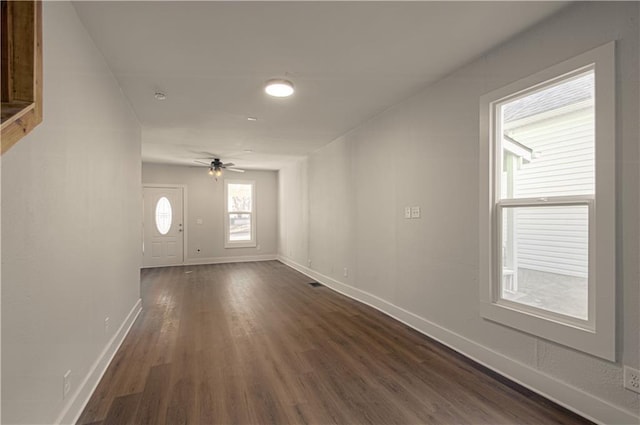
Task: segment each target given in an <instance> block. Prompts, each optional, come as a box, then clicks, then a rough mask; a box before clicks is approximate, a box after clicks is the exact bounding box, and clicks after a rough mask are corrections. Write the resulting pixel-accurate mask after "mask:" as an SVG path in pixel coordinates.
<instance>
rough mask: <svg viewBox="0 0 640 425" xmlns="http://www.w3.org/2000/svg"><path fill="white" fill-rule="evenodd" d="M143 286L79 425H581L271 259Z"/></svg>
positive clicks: (165, 274)
mask: <svg viewBox="0 0 640 425" xmlns="http://www.w3.org/2000/svg"><path fill="white" fill-rule="evenodd" d="M141 277H142V283H141V284H142V298H143V312H142V313H141V315H140V316H139V317H138V320H137V321H136V323H135V324H134V325H133V327H132V329H131V332H130V333H129V335H128V336H127V338H126V339H125V341H124V342H123V344H122V347H121V348H120V350H119V351H118V353H117V354H116V356H115V358H114V360H113V362H112V364H111V365H110V366H109V368H108V370H107V371H106V373H105V375H104V377H103V379H102V381H101V382H100V384H99V385H98V387H97V389H96V391H95V393H94V394H93V396H92V398H91V400H90V401H89V403H88V404H87V406H86V408H85V410H84V412H83V413H82V415H81V417H80V420H79V424H93V425H98V424H101V425H107V424H151V425H162V424H170V425H174V424H259V423H260V424H312V423H313V424H330V423H336V424H368V423H371V424H410V423H411V424H578V423H589V422H588V421H586V420H584V419H583V418H581V417H579V416H577V415H575V414H573V413H571V412H568V411H566V410H564V409H563V408H561V407H559V406H557V405H555V404H553V403H551V402H550V401H548V400H546V399H544V398H542V397H539V396H537V395H535V394H533V393H531V392H530V391H528V390H526V389H524V388H522V387H519V386H517V385H515V384H512V383H510V382H509V381H506V380H505V379H503V378H500V377H499V376H496V375H495V374H493V373H491V372H489V371H487V370H486V369H484V368H482V367H481V366H479V365H476V364H475V363H473V362H471V361H469V360H467V359H465V358H463V357H462V356H460V355H458V354H456V353H455V352H453V351H451V350H449V349H448V348H446V347H444V346H442V345H440V344H438V343H436V342H434V341H432V340H430V339H429V338H427V337H425V336H423V335H421V334H420V333H418V332H416V331H414V330H412V329H410V328H408V327H406V326H405V325H403V324H401V323H399V322H397V321H395V320H393V319H391V318H389V317H388V316H386V315H384V314H382V313H380V312H378V311H376V310H374V309H372V308H370V307H367V306H365V305H362V304H360V303H357V302H355V301H352V300H350V299H348V298H346V297H344V296H341V295H339V294H337V293H335V292H333V291H331V290H330V289H328V288H326V287H322V286H320V287H313V286H311V285H309V284H308V283H309V282H311V280H310V279H309V278H308V277H306V276H304V275H302V274H300V273H298V272H296V271H294V270H292V269H291V268H289V267H287V266H285V265H283V264H281V263H279V262H276V261H269V262H259V263H241V264H219V265H209V266H190V267H169V268H157V269H147V270H143V271H142V276H141Z"/></svg>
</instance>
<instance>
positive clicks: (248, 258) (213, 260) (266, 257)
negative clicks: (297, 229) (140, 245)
mask: <svg viewBox="0 0 640 425" xmlns="http://www.w3.org/2000/svg"><path fill="white" fill-rule="evenodd" d="M277 259H278V256H277V255H276V254H263V255H238V256H235V257H203V258H186V259H185V260H184V262H182V264H169V265H166V266H141V267H140V268H142V269H152V268H156V267H176V266H201V265H207V264H224V263H249V262H252V261H273V260H277Z"/></svg>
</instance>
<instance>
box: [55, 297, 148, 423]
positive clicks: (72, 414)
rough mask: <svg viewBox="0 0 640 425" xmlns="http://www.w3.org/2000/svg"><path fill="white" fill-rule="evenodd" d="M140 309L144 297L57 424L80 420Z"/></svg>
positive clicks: (100, 356) (59, 417)
mask: <svg viewBox="0 0 640 425" xmlns="http://www.w3.org/2000/svg"><path fill="white" fill-rule="evenodd" d="M140 311H142V299H140V298H139V299H138V301H136V303H135V304H134V305H133V307H132V308H131V311H129V314H128V315H127V317H126V318H125V319H124V321H123V322H122V324H121V325H120V328H118V330H117V331H116V332H115V334H114V335H113V337H111V339H110V340H109V342H108V343H107V345H106V347H104V350H102V353H100V355H99V356H98V359H97V360H96V361H95V363H94V364H93V365H92V366H91V369H89V373H88V374H87V376H86V377H85V378H84V380H83V381H82V383H81V384H80V385H79V386H78V389H77V390H76V391H75V392H74V393H73V394H72V395H71V397H70V398H69V401H68V402H67V404H66V405H65V406H64V409H62V412H61V413H60V415H59V416H58V419H57V420H56V421H55V423H56V424H75V423H76V422H78V419H79V418H80V414H81V413H82V411H83V410H84V408H85V406H86V405H87V403H88V402H89V399H90V398H91V395H92V394H93V392H94V391H95V389H96V387H97V386H98V383H99V382H100V380H101V379H102V375H104V373H105V371H106V370H107V367H108V366H109V364H110V363H111V360H113V356H115V354H116V352H117V351H118V349H119V348H120V345H121V344H122V341H124V339H125V337H126V336H127V334H128V333H129V330H130V329H131V326H133V323H134V322H135V321H136V318H137V317H138V315H139V314H140Z"/></svg>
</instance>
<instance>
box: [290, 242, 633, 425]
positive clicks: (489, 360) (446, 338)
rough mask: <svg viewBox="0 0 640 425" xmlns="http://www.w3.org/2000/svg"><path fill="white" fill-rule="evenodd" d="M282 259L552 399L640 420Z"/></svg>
mask: <svg viewBox="0 0 640 425" xmlns="http://www.w3.org/2000/svg"><path fill="white" fill-rule="evenodd" d="M278 261H280V262H281V263H283V264H286V265H288V266H289V267H291V268H293V269H295V270H297V271H299V272H301V273H303V274H305V275H307V276H309V277H311V278H312V279H315V280H317V281H318V282H320V283H322V284H323V285H325V286H327V287H328V288H330V289H333V290H334V291H336V292H339V293H341V294H343V295H346V296H348V297H349V298H352V299H354V300H356V301H360V302H362V303H364V304H367V305H368V306H370V307H373V308H375V309H376V310H379V311H381V312H382V313H385V314H387V315H388V316H391V317H393V318H394V319H396V320H398V321H400V322H402V323H404V324H406V325H407V326H410V327H411V328H413V329H415V330H417V331H418V332H420V333H423V334H424V335H426V336H428V337H430V338H433V339H435V340H436V341H438V342H440V343H441V344H443V345H446V346H447V347H449V348H451V349H453V350H455V351H457V352H458V353H460V354H462V355H464V356H466V357H468V358H470V359H471V360H473V361H475V362H477V363H479V364H481V365H483V366H485V367H487V368H489V369H491V370H493V371H494V372H497V373H499V374H500V375H502V376H504V377H506V378H508V379H510V380H512V381H514V382H516V383H518V384H520V385H522V386H523V387H525V388H528V389H530V390H532V391H534V392H536V393H538V394H540V395H542V396H544V397H546V398H548V399H549V400H552V401H553V402H555V403H557V404H559V405H561V406H563V407H565V408H567V409H569V410H571V411H573V412H575V413H577V414H579V415H581V416H583V417H585V418H587V419H589V420H591V421H593V422H596V423H601V424H620V425H632V424H640V416H638V415H637V414H634V413H633V412H629V411H627V410H624V409H622V408H620V407H618V406H615V405H613V404H611V403H609V402H608V401H606V400H602V399H600V398H598V397H596V396H594V395H592V394H589V393H586V392H584V391H582V390H580V389H579V388H576V387H573V386H571V385H569V384H567V383H566V382H563V381H560V380H558V379H556V378H554V377H553V376H550V375H547V374H545V373H542V372H541V371H539V370H536V369H533V368H531V367H530V366H528V365H526V364H524V363H520V362H518V361H516V360H513V359H511V358H509V357H507V356H505V355H503V354H501V353H498V352H496V351H494V350H492V349H491V348H489V347H485V346H483V345H480V344H478V343H477V342H475V341H472V340H470V339H468V338H466V337H464V336H462V335H459V334H457V333H455V332H452V331H450V330H448V329H445V328H443V327H442V326H440V325H438V324H436V323H433V322H430V321H429V320H427V319H425V318H423V317H420V316H418V315H416V314H414V313H411V312H410V311H407V310H405V309H403V308H401V307H398V306H396V305H394V304H392V303H390V302H388V301H385V300H383V299H382V298H380V297H377V296H375V295H373V294H370V293H368V292H366V291H362V290H360V289H358V288H354V287H353V286H350V285H346V284H344V283H342V282H339V281H337V280H335V279H333V278H330V277H328V276H325V275H323V274H321V273H318V272H317V271H315V270H312V269H310V268H308V267H305V266H303V265H301V264H298V263H296V262H295V261H293V260H291V259H289V258H286V257H283V256H280V255H279V256H278Z"/></svg>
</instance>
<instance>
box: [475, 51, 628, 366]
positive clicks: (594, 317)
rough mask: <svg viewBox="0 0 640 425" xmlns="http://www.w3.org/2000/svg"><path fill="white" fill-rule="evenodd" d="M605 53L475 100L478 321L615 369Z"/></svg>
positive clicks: (610, 95) (609, 85)
mask: <svg viewBox="0 0 640 425" xmlns="http://www.w3.org/2000/svg"><path fill="white" fill-rule="evenodd" d="M613 57H614V45H613V43H612V44H609V45H606V46H603V47H600V48H597V49H594V50H592V51H590V52H587V53H585V54H582V55H580V56H578V57H576V58H573V59H571V60H569V61H566V62H563V63H561V64H558V65H556V66H554V67H552V68H549V69H547V70H545V71H542V72H540V73H538V74H535V75H533V76H531V77H528V78H525V79H523V80H521V81H518V82H516V83H513V84H511V85H509V86H507V87H504V88H502V89H499V90H496V91H494V92H491V93H489V94H487V95H485V96H483V97H482V100H481V109H482V113H481V120H482V135H481V144H482V146H481V148H482V149H481V150H482V154H481V169H482V171H481V173H482V175H483V176H482V179H481V180H482V183H481V184H482V190H481V195H482V198H481V199H483V200H484V203H482V205H481V211H480V214H481V220H483V222H484V223H485V224H486V225H483V226H481V228H482V230H481V235H480V238H481V243H482V244H483V246H482V249H481V252H482V254H481V255H482V256H483V258H482V259H481V260H482V261H481V263H482V267H481V284H482V291H481V294H482V305H481V312H482V315H483V316H484V317H485V318H487V319H490V320H494V321H497V322H500V323H502V324H505V325H508V326H511V327H515V328H518V329H520V330H523V331H526V332H529V333H532V334H535V335H538V336H541V337H544V338H547V339H550V340H553V341H556V342H559V343H561V344H565V345H568V346H571V347H574V348H576V349H579V350H582V351H585V352H588V353H591V354H594V355H597V356H600V357H604V358H607V359H610V360H614V359H615V308H614V307H615V256H614V251H615V224H614V216H615V214H614V209H615V199H614V194H615V173H614V160H615V157H614V153H615V137H614V106H615V103H614V91H615V84H614V70H613V66H614V62H613Z"/></svg>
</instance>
